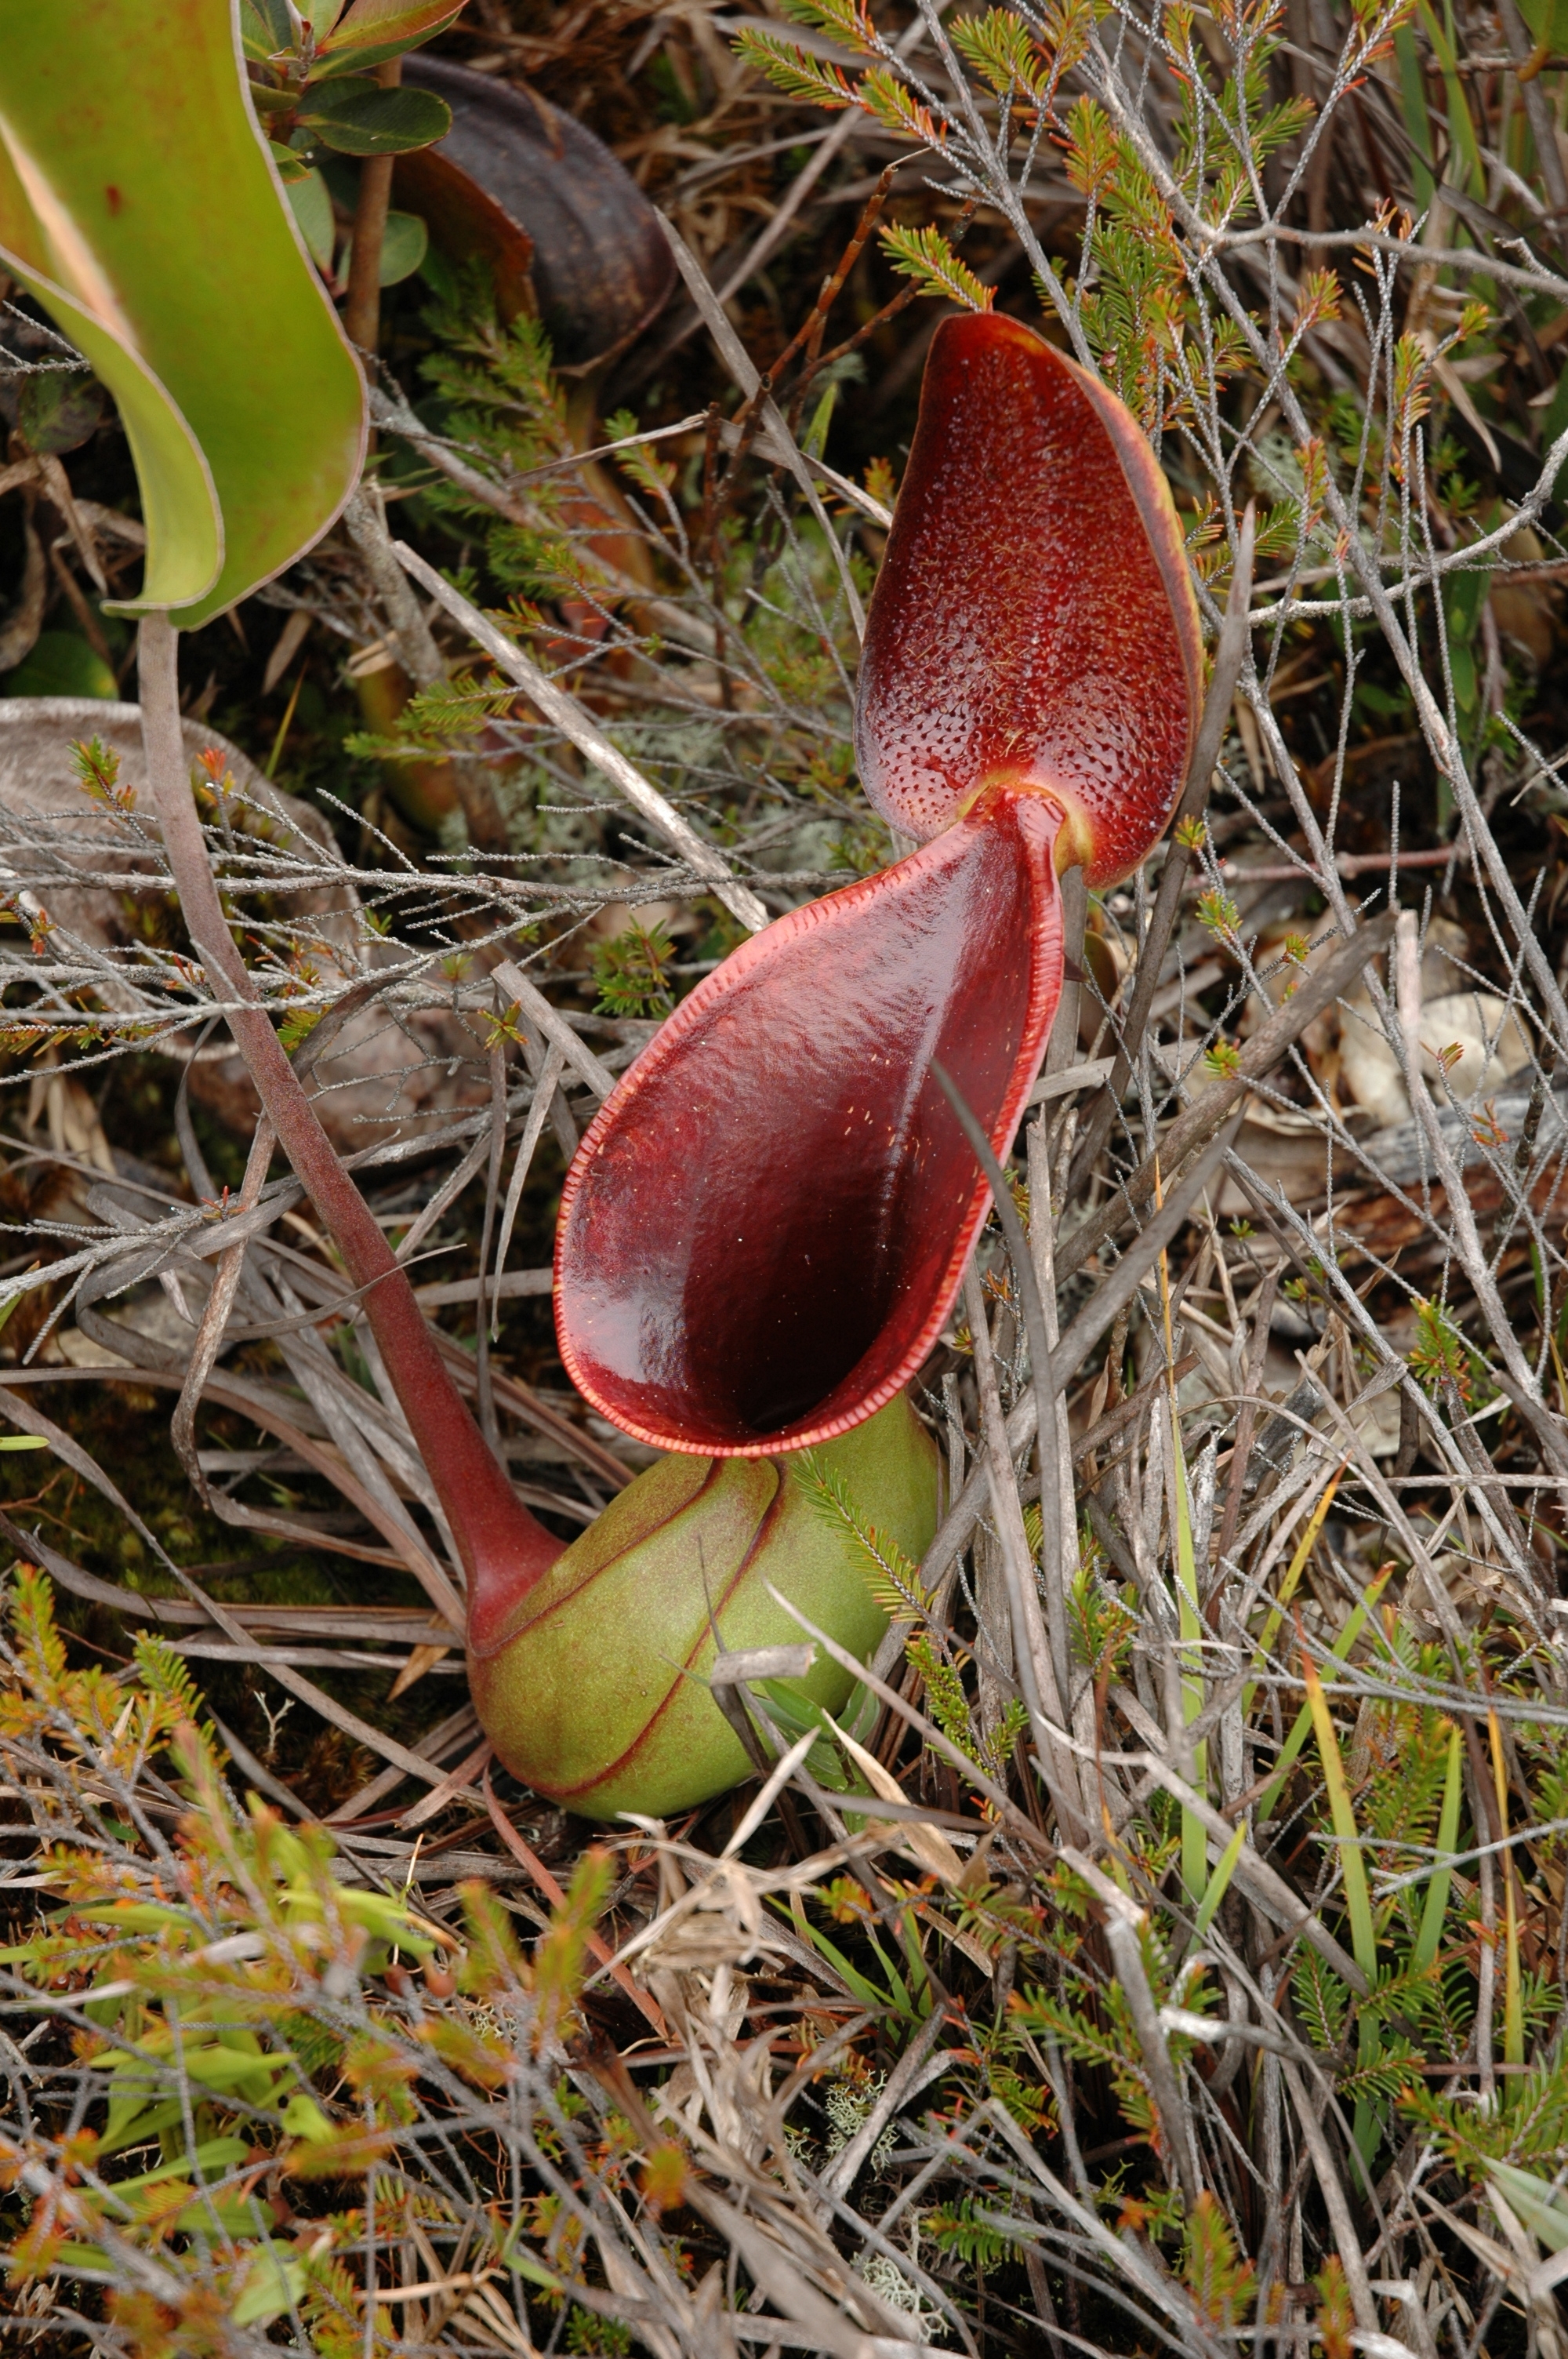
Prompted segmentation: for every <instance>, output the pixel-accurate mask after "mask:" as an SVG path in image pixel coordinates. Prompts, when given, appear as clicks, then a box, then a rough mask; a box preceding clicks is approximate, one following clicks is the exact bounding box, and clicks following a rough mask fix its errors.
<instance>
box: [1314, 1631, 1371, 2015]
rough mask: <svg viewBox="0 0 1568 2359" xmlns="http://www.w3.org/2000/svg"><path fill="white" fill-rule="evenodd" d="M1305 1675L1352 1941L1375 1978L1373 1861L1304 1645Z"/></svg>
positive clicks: (1364, 1970) (1363, 1968)
mask: <svg viewBox="0 0 1568 2359" xmlns="http://www.w3.org/2000/svg"><path fill="white" fill-rule="evenodd" d="M1302 1678H1303V1682H1304V1683H1305V1687H1306V1691H1307V1708H1308V1710H1309V1711H1310V1712H1311V1713H1312V1721H1313V1727H1314V1731H1315V1733H1316V1735H1317V1750H1318V1757H1319V1759H1320V1760H1321V1761H1322V1763H1323V1777H1324V1783H1325V1786H1326V1787H1327V1788H1328V1808H1329V1814H1330V1816H1331V1817H1332V1819H1333V1821H1334V1832H1335V1834H1336V1837H1337V1838H1338V1843H1339V1861H1340V1869H1341V1873H1342V1874H1343V1875H1344V1877H1345V1907H1346V1914H1347V1915H1348V1917H1349V1919H1350V1946H1351V1949H1352V1951H1354V1953H1355V1957H1356V1962H1357V1965H1358V1966H1359V1967H1360V1969H1361V1971H1362V1973H1364V1974H1365V1975H1366V1977H1367V1979H1368V1982H1372V1981H1375V1980H1376V1978H1377V1973H1378V1939H1377V1934H1376V1932H1375V1931H1374V1930H1373V1925H1372V1897H1371V1894H1370V1893H1369V1892H1368V1888H1367V1863H1366V1861H1365V1860H1364V1859H1363V1858H1362V1856H1361V1837H1360V1832H1359V1830H1358V1829H1357V1824H1356V1808H1355V1805H1354V1803H1353V1802H1352V1801H1351V1799H1350V1788H1349V1786H1348V1785H1347V1783H1346V1777H1345V1762H1344V1759H1343V1757H1342V1756H1341V1754H1340V1750H1339V1739H1338V1737H1337V1736H1336V1734H1335V1728H1334V1722H1333V1719H1332V1717H1331V1715H1330V1713H1329V1709H1328V1699H1327V1698H1326V1696H1325V1694H1324V1692H1323V1682H1322V1680H1320V1679H1319V1678H1318V1675H1317V1667H1316V1665H1315V1664H1314V1662H1313V1659H1312V1658H1311V1656H1310V1655H1308V1654H1307V1653H1306V1652H1305V1651H1304V1649H1303V1654H1302Z"/></svg>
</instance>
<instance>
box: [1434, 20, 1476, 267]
mask: <svg viewBox="0 0 1568 2359" xmlns="http://www.w3.org/2000/svg"><path fill="white" fill-rule="evenodd" d="M1420 14H1421V20H1422V24H1423V25H1424V26H1425V27H1426V32H1427V37H1428V38H1429V39H1430V41H1431V43H1432V46H1433V49H1434V50H1435V51H1436V53H1437V62H1438V65H1439V67H1440V68H1441V69H1442V72H1443V88H1444V96H1445V97H1446V99H1447V102H1448V136H1449V139H1450V141H1451V143H1452V145H1453V147H1454V149H1455V150H1456V151H1457V153H1458V154H1459V155H1461V156H1463V158H1464V159H1465V179H1466V182H1467V190H1466V193H1467V194H1468V195H1470V196H1472V197H1476V198H1484V197H1485V196H1486V193H1487V175H1486V172H1485V170H1484V168H1483V167H1482V163H1481V150H1480V146H1479V143H1478V141H1477V140H1476V126H1475V125H1474V123H1473V122H1472V121H1471V119H1470V108H1469V103H1468V101H1467V100H1466V98H1465V85H1464V83H1463V82H1462V81H1461V80H1460V78H1459V61H1458V57H1457V54H1456V45H1455V40H1454V6H1453V0H1444V17H1445V18H1446V20H1447V22H1446V25H1440V24H1439V23H1438V21H1437V17H1436V15H1435V14H1434V12H1433V9H1432V8H1431V7H1430V6H1429V5H1427V0H1422V5H1421V11H1420ZM1428 153H1429V154H1430V153H1431V150H1430V149H1429V150H1428ZM1479 283H1480V282H1477V284H1479Z"/></svg>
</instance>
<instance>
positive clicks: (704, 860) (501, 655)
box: [392, 540, 769, 934]
mask: <svg viewBox="0 0 1568 2359" xmlns="http://www.w3.org/2000/svg"><path fill="white" fill-rule="evenodd" d="M392 547H393V553H394V555H395V557H396V559H397V561H398V563H399V564H400V565H401V566H402V567H403V569H404V571H406V573H410V574H412V575H413V577H414V579H415V581H416V582H418V583H419V584H420V585H421V587H422V588H424V589H426V590H427V591H428V592H429V593H430V595H431V597H432V598H434V599H435V600H436V602H437V603H438V605H440V606H444V607H445V608H446V610H447V613H448V614H450V616H451V618H452V620H453V621H454V622H455V623H460V624H461V625H462V626H463V628H464V630H465V631H466V632H467V633H468V635H469V636H470V639H472V640H473V642H474V644H475V646H476V647H482V648H483V649H484V651H485V654H486V655H487V656H489V658H491V661H492V663H493V664H495V665H496V666H497V668H498V669H500V670H502V671H503V672H504V673H505V674H506V677H507V679H512V680H515V681H516V683H517V685H518V687H519V688H520V689H521V690H523V693H524V696H526V697H527V699H528V701H529V702H530V703H531V704H536V705H537V706H538V708H539V710H540V712H542V713H543V714H544V715H545V718H546V721H549V722H552V723H554V724H555V726H556V727H557V729H558V730H559V731H560V733H561V734H562V736H563V737H567V738H569V739H570V741H571V743H572V744H573V745H575V746H576V747H577V749H578V751H579V753H581V754H586V755H587V756H588V758H589V761H590V762H591V763H593V765H594V766H595V767H596V768H597V769H600V770H602V771H603V773H604V775H605V777H607V778H610V779H611V780H612V781H613V783H614V784H615V785H616V786H617V787H619V788H620V789H621V791H622V794H623V795H624V796H625V798H626V799H627V801H628V802H629V803H630V804H631V805H632V808H633V810H635V811H638V812H640V813H641V815H642V816H643V819H645V820H646V821H647V822H648V824H649V826H650V827H653V828H656V829H657V831H658V832H659V833H660V834H661V835H662V836H663V837H664V839H665V843H670V844H673V845H674V846H675V849H676V851H677V852H678V853H680V855H681V858H682V859H683V860H684V861H686V862H687V865H688V866H689V867H692V868H695V869H696V871H697V875H699V876H708V877H711V878H712V879H713V880H714V889H715V891H716V893H717V894H718V897H719V899H720V900H721V901H722V902H723V904H724V906H725V908H727V909H728V910H729V911H730V914H731V915H732V916H733V917H736V918H738V919H740V921H741V924H742V925H743V926H745V927H747V928H749V929H750V930H751V931H752V933H753V934H758V933H761V931H762V928H763V927H764V926H765V925H766V924H767V923H768V922H769V920H768V912H767V910H766V909H765V908H763V906H762V902H761V901H759V900H758V898H757V897H756V895H755V894H754V893H753V892H752V890H751V888H750V886H745V885H742V884H741V883H740V882H739V881H738V880H737V879H736V877H735V876H734V875H733V872H732V871H731V869H730V864H729V863H728V862H727V861H726V860H724V859H723V858H722V857H721V855H720V854H719V853H717V852H715V850H714V849H713V846H712V845H711V844H710V843H704V842H703V840H702V838H701V836H700V835H698V834H697V831H696V829H695V828H694V827H691V826H689V825H688V824H687V821H685V820H684V819H682V817H681V815H680V813H679V811H677V810H676V808H675V805H674V804H673V803H671V802H667V801H666V800H665V797H664V796H663V795H662V794H660V792H659V790H658V788H657V787H655V786H654V785H653V784H652V783H651V781H650V780H649V779H647V778H645V777H643V773H642V771H641V770H639V769H638V767H637V766H636V764H635V763H634V762H631V761H628V760H627V758H626V756H625V755H624V754H622V751H621V749H620V747H619V746H617V745H611V742H610V740H609V738H608V737H606V736H605V734H604V733H603V731H602V730H601V729H600V728H598V727H597V726H596V725H595V723H593V722H592V721H590V720H589V716H588V714H587V713H586V712H584V711H583V709H582V707H581V705H580V704H579V702H578V701H577V699H576V698H575V697H572V696H568V694H567V692H566V690H565V689H563V688H558V687H557V685H556V683H555V681H554V680H552V679H546V676H545V674H544V673H543V672H542V671H541V670H540V669H539V667H538V665H537V664H535V663H532V662H530V660H529V658H527V657H526V656H525V655H524V654H523V652H522V650H521V649H520V648H518V647H514V646H513V644H512V642H511V640H510V639H509V638H508V637H507V636H505V634H504V632H502V631H498V630H497V629H496V627H495V625H494V624H493V623H491V622H487V621H486V619H485V617H484V616H483V615H482V614H481V613H480V611H479V608H478V607H477V606H475V605H473V604H471V603H470V601H469V600H468V599H467V598H465V597H464V596H463V595H462V593H461V592H460V591H458V590H454V589H453V587H452V585H451V583H450V582H448V581H447V580H446V579H445V578H444V577H443V576H442V575H441V574H439V573H438V572H437V571H436V569H435V567H434V566H433V565H427V564H426V562H425V560H424V559H423V558H422V557H421V556H420V555H419V552H418V550H417V549H410V548H409V546H408V544H407V542H406V541H403V540H395V541H394V542H393V544H392Z"/></svg>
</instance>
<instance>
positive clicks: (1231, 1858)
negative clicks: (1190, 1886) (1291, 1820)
mask: <svg viewBox="0 0 1568 2359" xmlns="http://www.w3.org/2000/svg"><path fill="white" fill-rule="evenodd" d="M1246 1841H1247V1822H1246V1821H1245V1819H1244V1820H1243V1821H1242V1822H1241V1824H1240V1825H1239V1826H1238V1828H1237V1830H1236V1832H1235V1833H1234V1834H1233V1835H1232V1836H1231V1838H1230V1841H1229V1842H1228V1843H1227V1844H1226V1846H1225V1849H1224V1850H1223V1851H1222V1852H1221V1854H1220V1855H1219V1857H1218V1859H1217V1861H1216V1863H1215V1869H1214V1874H1213V1875H1211V1876H1210V1877H1209V1880H1208V1890H1207V1891H1206V1893H1205V1894H1204V1897H1203V1900H1202V1903H1201V1905H1200V1906H1199V1908H1198V1913H1197V1915H1196V1916H1195V1918H1194V1919H1193V1940H1192V1946H1193V1948H1194V1949H1196V1948H1197V1947H1198V1945H1199V1943H1200V1942H1201V1941H1202V1940H1203V1938H1204V1935H1205V1934H1206V1932H1207V1931H1208V1929H1209V1927H1210V1926H1211V1925H1212V1924H1213V1922H1214V1919H1215V1912H1216V1910H1217V1908H1218V1907H1219V1904H1220V1902H1221V1901H1222V1900H1223V1899H1224V1897H1225V1896H1226V1894H1227V1891H1228V1890H1229V1888H1230V1879H1231V1877H1232V1876H1233V1875H1235V1873H1236V1863H1237V1861H1238V1859H1239V1858H1240V1856H1241V1847H1242V1845H1243V1843H1245V1842H1246Z"/></svg>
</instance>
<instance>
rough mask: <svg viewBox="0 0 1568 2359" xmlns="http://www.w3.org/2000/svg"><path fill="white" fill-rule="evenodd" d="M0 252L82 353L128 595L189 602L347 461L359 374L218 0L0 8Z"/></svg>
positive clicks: (299, 514) (336, 489) (210, 593)
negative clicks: (131, 586)
mask: <svg viewBox="0 0 1568 2359" xmlns="http://www.w3.org/2000/svg"><path fill="white" fill-rule="evenodd" d="M0 24H3V27H4V38H0V261H3V263H4V265H5V267H6V268H7V269H9V270H11V271H12V272H13V273H14V274H15V275H16V277H18V278H20V279H21V280H22V281H23V283H24V284H25V285H26V286H27V288H28V289H29V290H30V291H31V293H33V294H34V295H35V296H36V297H37V298H38V300H39V302H40V303H42V304H43V305H44V307H45V309H46V310H48V311H49V314H50V316H51V317H52V318H53V319H54V320H55V321H56V323H57V324H58V326H59V328H60V330H61V332H63V333H64V334H66V335H67V336H69V337H70V339H71V341H72V342H74V343H75V344H77V345H78V346H79V347H80V349H81V351H82V352H83V353H85V354H86V356H87V358H88V359H89V360H90V361H91V362H92V366H93V368H94V370H95V371H96V373H97V375H98V376H99V377H100V379H101V380H102V381H103V384H104V385H105V386H108V388H109V390H110V391H111V392H112V393H113V395H114V399H115V401H116V403H117V404H118V406H119V410H120V415H121V419H122V420H123V422H124V427H125V431H126V434H127V436H128V437H129V440H130V443H131V450H132V455H133V457H134V458H135V464H136V473H137V476H138V478H139V480H140V483H141V488H142V503H143V513H144V517H145V521H146V527H147V562H146V575H145V578H144V581H143V584H142V594H141V597H140V598H139V599H137V600H134V601H124V602H121V603H124V604H125V605H127V606H130V607H135V606H163V607H167V608H168V609H169V610H170V612H171V614H173V615H174V618H175V619H176V620H177V621H178V623H179V624H180V625H182V626H184V627H186V628H191V627H194V626H196V625H200V624H201V623H204V622H206V621H208V620H209V619H210V618H211V616H212V615H213V614H219V613H221V612H222V609H223V608H224V607H226V606H230V605H232V604H233V603H234V602H235V601H236V600H237V599H239V598H243V597H244V596H245V595H246V594H247V593H248V592H250V591H252V590H254V589H255V588H256V587H257V586H258V585H259V584H260V583H261V582H266V581H269V580H270V579H271V578H272V576H273V575H274V574H276V573H278V572H280V571H282V570H283V568H284V567H285V566H287V565H288V564H291V563H292V562H293V560H295V559H296V558H297V557H298V556H300V555H301V554H302V553H303V551H304V550H305V549H308V548H309V547H310V545H311V544H312V543H313V542H314V541H315V540H317V539H318V538H319V537H320V535H321V534H322V533H323V532H324V531H325V530H326V528H327V527H328V526H329V525H330V523H331V522H332V520H333V518H334V517H335V516H336V515H337V514H338V511H339V509H340V508H341V506H342V504H343V502H344V501H345V499H346V498H347V497H348V495H349V494H350V493H351V491H352V489H353V487H354V484H355V483H356V482H357V480H358V475H359V468H360V462H361V458H362V451H363V440H364V388H363V384H362V379H361V377H360V375H359V370H358V368H357V366H356V364H355V362H354V359H353V356H352V354H351V352H350V350H349V347H348V344H347V342H345V340H344V337H343V334H342V331H341V328H340V327H339V325H338V322H337V320H336V318H335V316H334V314H333V312H332V310H331V308H330V304H329V302H328V300H327V298H326V295H325V292H324V290H323V289H322V288H321V287H320V284H319V281H318V279H317V277H316V276H315V273H314V272H313V270H312V269H311V267H310V264H309V262H308V258H307V256H306V254H305V251H304V247H303V245H302V244H301V241H300V238H299V235H298V233H297V230H296V227H295V224H294V220H293V216H292V215H291V213H290V212H289V211H288V208H287V203H286V202H285V201H284V197H283V191H282V187H281V184H280V182H279V179H278V177H277V173H276V168H275V167H274V165H273V163H272V161H271V158H270V157H269V155H268V152H267V147H266V143H265V139H264V138H263V136H262V135H261V133H260V132H259V130H258V129H257V126H256V123H255V120H254V116H253V114H252V113H251V109H250V105H249V103H248V101H247V99H246V96H245V89H244V82H243V66H242V64H241V60H240V53H239V42H238V27H237V24H236V21H235V16H234V13H233V10H232V6H231V5H224V0H166V5H164V6H163V7H162V8H160V10H159V12H158V20H157V39H156V40H154V39H149V38H148V37H147V27H146V22H145V21H144V19H143V16H142V14H141V12H140V11H138V10H136V9H128V8H126V7H125V6H124V5H123V0H52V5H50V6H49V8H47V9H38V8H32V7H25V6H21V5H16V0H12V5H5V6H3V7H0Z"/></svg>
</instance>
